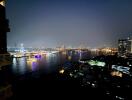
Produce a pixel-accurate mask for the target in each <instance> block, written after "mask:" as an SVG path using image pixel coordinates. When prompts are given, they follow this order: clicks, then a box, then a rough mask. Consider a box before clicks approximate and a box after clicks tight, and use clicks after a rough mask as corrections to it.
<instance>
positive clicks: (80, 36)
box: [6, 0, 132, 47]
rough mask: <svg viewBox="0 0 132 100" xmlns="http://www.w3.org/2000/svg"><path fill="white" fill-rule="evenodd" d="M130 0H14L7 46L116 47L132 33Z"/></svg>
mask: <svg viewBox="0 0 132 100" xmlns="http://www.w3.org/2000/svg"><path fill="white" fill-rule="evenodd" d="M131 4H132V1H129V0H116V1H115V0H110V1H109V0H107V1H106V0H38V1H31V0H28V1H26V0H22V1H18V0H12V1H8V2H7V3H6V10H7V18H8V19H9V21H10V23H9V24H10V28H11V32H9V33H8V38H7V40H8V46H14V45H15V44H16V43H18V44H20V43H24V46H25V47H28V46H32V47H41V46H43V47H57V46H61V45H65V46H74V47H78V46H79V45H81V44H84V46H88V47H102V46H109V47H117V43H118V39H119V38H124V37H128V36H129V34H130V32H132V28H131V25H132V20H131V17H132V14H131V11H132V10H131V9H132V7H131Z"/></svg>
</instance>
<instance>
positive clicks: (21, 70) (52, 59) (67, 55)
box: [12, 52, 83, 74]
mask: <svg viewBox="0 0 132 100" xmlns="http://www.w3.org/2000/svg"><path fill="white" fill-rule="evenodd" d="M82 57H83V53H82V52H80V53H75V52H60V53H55V54H52V53H49V54H47V55H41V56H33V57H29V58H26V57H23V58H13V64H12V69H13V72H14V73H17V74H25V73H28V72H34V71H40V70H41V71H45V72H52V71H53V70H56V69H57V68H58V67H60V66H61V65H63V64H64V63H66V62H68V61H78V60H79V59H80V58H82Z"/></svg>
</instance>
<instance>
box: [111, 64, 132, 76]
mask: <svg viewBox="0 0 132 100" xmlns="http://www.w3.org/2000/svg"><path fill="white" fill-rule="evenodd" d="M112 69H115V70H117V71H120V72H122V73H125V74H130V71H129V70H130V68H129V67H124V66H118V65H112Z"/></svg>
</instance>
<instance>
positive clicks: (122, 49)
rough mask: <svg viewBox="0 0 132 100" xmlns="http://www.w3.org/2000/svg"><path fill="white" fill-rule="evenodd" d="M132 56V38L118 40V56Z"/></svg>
mask: <svg viewBox="0 0 132 100" xmlns="http://www.w3.org/2000/svg"><path fill="white" fill-rule="evenodd" d="M130 55H132V38H131V37H128V38H127V39H119V40H118V56H120V57H130Z"/></svg>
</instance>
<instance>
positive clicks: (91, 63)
mask: <svg viewBox="0 0 132 100" xmlns="http://www.w3.org/2000/svg"><path fill="white" fill-rule="evenodd" d="M88 63H89V64H90V65H91V66H95V65H96V66H102V67H104V66H105V62H101V61H97V60H96V61H94V60H90V61H88Z"/></svg>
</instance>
